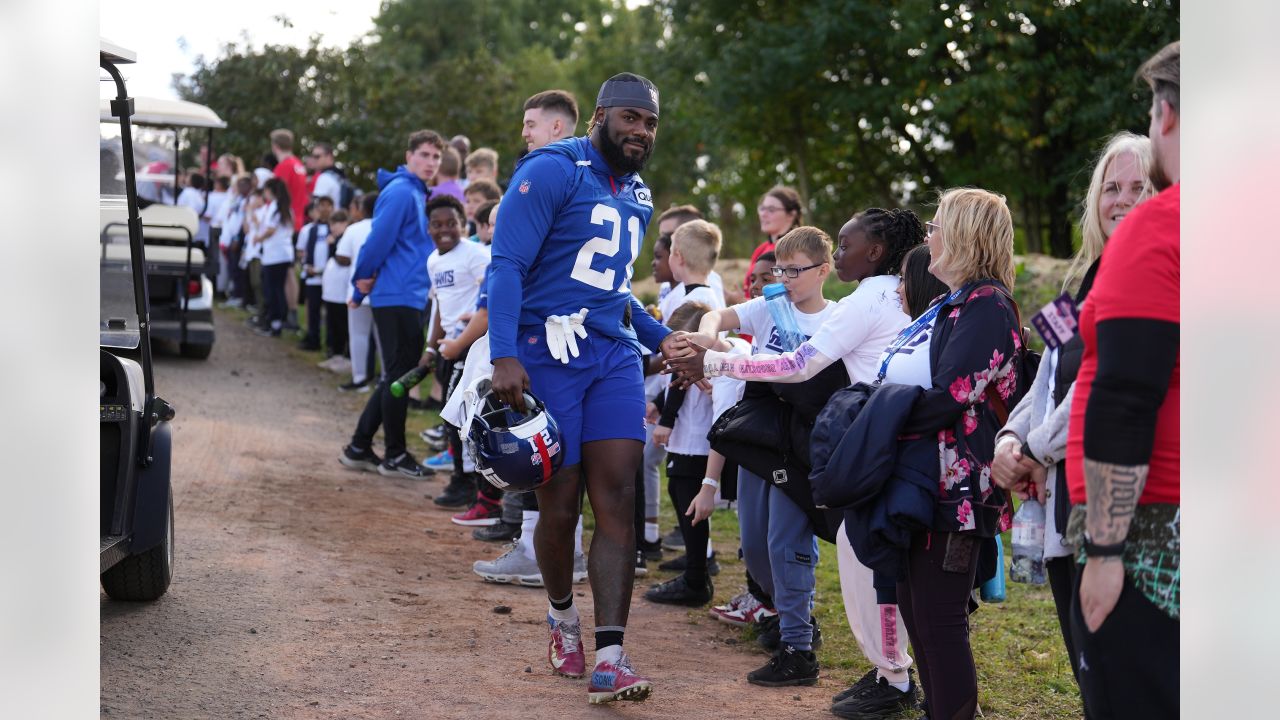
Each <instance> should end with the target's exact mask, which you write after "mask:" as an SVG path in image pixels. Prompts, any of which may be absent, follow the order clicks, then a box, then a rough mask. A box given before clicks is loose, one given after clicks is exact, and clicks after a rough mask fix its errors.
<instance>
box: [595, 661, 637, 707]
mask: <svg viewBox="0 0 1280 720" xmlns="http://www.w3.org/2000/svg"><path fill="white" fill-rule="evenodd" d="M651 692H653V683H651V682H649V681H648V680H645V679H644V678H642V677H640V676H639V675H636V673H635V671H634V670H632V669H631V658H629V657H627V655H626V653H623V655H622V658H621V659H619V660H618V662H617V663H611V662H607V661H605V662H599V663H596V668H595V670H593V671H591V687H590V688H589V689H588V691H587V699H588V700H589V701H590V702H591V704H592V705H600V704H603V703H610V702H613V701H614V700H630V701H632V702H641V701H642V700H645V699H647V698H648V697H649V693H651Z"/></svg>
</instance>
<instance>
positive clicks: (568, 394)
mask: <svg viewBox="0 0 1280 720" xmlns="http://www.w3.org/2000/svg"><path fill="white" fill-rule="evenodd" d="M657 131H658V90H657V88H655V87H654V85H653V83H651V82H649V81H648V80H647V79H645V78H643V77H640V76H638V75H633V74H631V73H621V74H619V75H615V76H614V77H612V78H610V79H609V80H607V81H606V82H605V83H604V85H602V86H601V88H600V95H599V97H598V99H597V100H596V108H595V113H594V114H593V116H592V118H591V122H590V125H589V126H588V136H587V137H581V138H566V139H564V140H559V141H556V142H553V143H550V144H548V145H545V146H543V147H540V148H538V149H536V150H534V151H532V152H530V153H529V154H528V155H527V156H525V157H524V159H522V160H521V161H520V164H519V165H518V166H517V167H516V172H515V175H513V176H512V178H511V185H510V188H509V189H508V190H507V193H506V195H505V196H504V197H503V200H502V222H500V223H498V226H497V230H496V232H495V233H494V237H493V265H492V268H491V271H492V274H491V281H490V283H489V337H490V353H491V356H492V358H493V368H494V371H493V390H494V392H495V394H497V396H498V397H499V398H500V399H501V400H502V401H503V402H505V403H507V404H508V405H511V406H513V407H515V408H517V409H523V408H524V398H523V392H524V390H525V389H526V388H529V389H532V391H533V393H534V394H535V395H536V396H537V397H538V398H539V399H540V400H541V401H542V402H543V403H545V404H546V406H547V409H548V411H549V412H550V413H551V416H552V417H553V418H555V421H556V423H557V424H558V425H559V428H560V433H561V442H562V444H563V446H564V448H565V463H564V467H563V468H562V469H561V470H560V472H558V473H557V474H556V476H555V477H554V478H552V480H551V482H550V483H549V484H547V485H545V486H543V487H542V488H539V489H538V491H537V493H538V505H539V507H540V510H541V515H540V517H539V519H538V528H537V530H536V532H535V535H534V544H535V547H536V551H537V559H538V566H539V569H540V570H541V571H542V579H543V583H544V584H545V586H546V589H547V595H548V600H549V601H550V609H549V611H548V622H549V624H550V626H551V647H550V653H549V660H550V662H551V665H552V668H553V669H554V670H555V671H556V672H557V673H559V674H561V675H567V676H570V677H581V676H582V675H583V674H585V672H586V665H585V656H584V653H583V651H582V646H581V633H582V630H581V624H580V621H579V618H578V610H577V608H576V607H574V604H573V585H572V570H573V534H574V527H575V525H576V524H577V520H578V508H579V502H580V492H581V491H580V488H581V484H582V482H583V479H585V482H586V489H587V493H588V494H589V496H590V498H591V505H592V508H593V509H594V510H595V518H596V531H595V536H594V538H593V539H592V542H591V552H590V553H589V556H588V562H589V565H588V573H589V575H588V576H589V578H590V580H591V589H592V593H593V595H594V596H595V621H596V627H595V646H596V665H595V669H594V671H593V672H592V673H591V685H590V688H589V690H588V699H589V700H590V701H591V702H592V703H605V702H611V701H613V700H633V701H638V700H644V699H645V698H646V697H648V695H649V693H650V690H651V689H652V684H651V683H650V682H649V681H648V680H645V679H644V678H642V677H639V676H638V675H636V674H635V673H634V671H633V670H632V668H631V665H630V661H629V660H628V659H627V657H626V654H625V653H623V651H622V640H623V632H624V631H625V629H626V622H627V616H628V610H629V608H630V605H631V591H632V586H633V584H634V580H635V575H634V573H635V551H636V549H635V525H634V520H633V517H632V515H633V508H634V503H635V487H634V485H633V483H634V482H635V476H636V469H637V468H638V467H639V465H640V454H641V451H642V449H643V448H644V438H645V422H644V414H645V401H644V377H643V372H642V370H641V365H640V347H641V346H644V347H648V348H649V349H650V350H653V351H657V350H659V349H661V347H662V346H667V345H670V344H671V343H670V342H665V340H666V339H667V337H668V334H669V332H670V331H669V330H667V329H666V328H665V327H663V326H662V325H661V324H660V323H658V321H656V320H654V319H653V317H651V316H650V315H649V314H648V313H647V312H645V311H644V308H643V307H641V305H640V303H639V302H638V301H637V300H636V299H635V297H633V296H632V294H631V272H632V264H633V263H634V262H635V259H636V256H638V255H639V254H640V240H641V238H643V237H644V231H645V228H646V227H647V226H648V224H649V218H650V216H651V215H652V214H653V200H652V195H651V194H650V192H649V188H648V187H646V186H645V184H644V181H642V180H641V179H640V176H639V175H638V174H637V173H638V171H639V170H641V169H642V168H643V167H644V165H645V161H647V160H648V158H649V154H650V153H651V152H652V151H653V144H654V140H655V139H656V137H657Z"/></svg>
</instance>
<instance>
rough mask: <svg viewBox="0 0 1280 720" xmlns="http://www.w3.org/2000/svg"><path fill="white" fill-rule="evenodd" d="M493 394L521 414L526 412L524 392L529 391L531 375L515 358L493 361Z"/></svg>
mask: <svg viewBox="0 0 1280 720" xmlns="http://www.w3.org/2000/svg"><path fill="white" fill-rule="evenodd" d="M491 382H492V384H493V394H494V395H497V396H498V399H499V400H501V401H502V402H504V403H506V404H507V405H510V406H511V407H512V408H514V409H516V410H517V411H519V412H524V411H525V406H524V391H525V390H528V389H529V375H528V374H527V373H526V372H525V371H524V366H523V365H521V364H520V361H519V360H517V359H515V358H513V357H504V358H498V359H497V360H494V361H493V380H492V381H491Z"/></svg>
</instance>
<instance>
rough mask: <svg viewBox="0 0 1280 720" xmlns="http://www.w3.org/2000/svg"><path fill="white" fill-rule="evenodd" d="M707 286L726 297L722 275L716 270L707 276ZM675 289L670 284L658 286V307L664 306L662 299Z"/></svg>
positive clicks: (678, 285)
mask: <svg viewBox="0 0 1280 720" xmlns="http://www.w3.org/2000/svg"><path fill="white" fill-rule="evenodd" d="M707 285H708V286H710V287H711V289H712V290H715V291H716V292H717V293H719V295H720V297H721V298H723V297H724V280H722V279H721V278H720V273H718V272H716V271H715V270H712V271H711V272H710V273H709V274H708V275H707ZM676 287H680V283H676ZM673 289H674V288H672V287H671V283H669V282H664V283H661V284H660V285H658V306H659V307H661V306H662V299H663V298H665V297H666V296H667V293H669V292H671V291H672V290H673ZM664 317H665V316H664Z"/></svg>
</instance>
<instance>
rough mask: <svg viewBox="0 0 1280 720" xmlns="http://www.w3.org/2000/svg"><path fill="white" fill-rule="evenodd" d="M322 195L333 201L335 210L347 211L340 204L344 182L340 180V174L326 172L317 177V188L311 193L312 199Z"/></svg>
mask: <svg viewBox="0 0 1280 720" xmlns="http://www.w3.org/2000/svg"><path fill="white" fill-rule="evenodd" d="M322 195H323V196H324V197H327V198H329V199H330V200H333V209H335V210H344V209H345V208H343V207H342V206H341V205H339V204H338V202H339V201H340V200H341V199H342V181H341V180H339V179H338V173H336V172H330V171H328V170H326V171H324V172H322V173H320V174H319V175H317V176H316V186H315V189H314V190H312V191H311V199H312V200H314V199H316V198H318V197H320V196H322Z"/></svg>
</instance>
